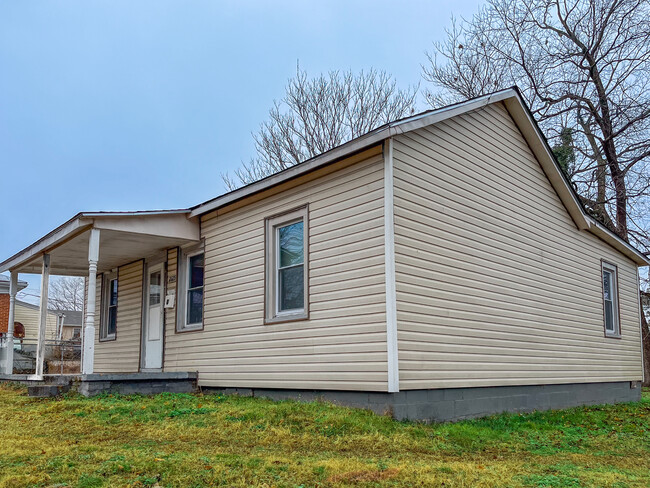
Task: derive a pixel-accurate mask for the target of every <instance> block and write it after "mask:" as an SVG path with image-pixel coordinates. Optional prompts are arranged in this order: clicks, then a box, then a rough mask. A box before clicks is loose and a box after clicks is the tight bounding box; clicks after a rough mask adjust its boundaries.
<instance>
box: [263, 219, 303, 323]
mask: <svg viewBox="0 0 650 488" xmlns="http://www.w3.org/2000/svg"><path fill="white" fill-rule="evenodd" d="M299 221H302V223H303V224H302V230H303V246H304V248H303V274H304V275H303V283H304V288H303V293H304V298H303V305H304V306H303V308H302V309H298V310H287V311H283V312H281V311H279V308H280V307H279V299H280V297H279V296H278V293H277V291H278V279H279V278H278V277H279V273H278V268H277V263H278V252H279V246H278V238H277V229H278V228H279V227H284V226H286V225H289V224H292V223H294V222H299ZM265 225H266V229H265V233H266V242H265V261H266V269H265V271H266V273H265V274H266V277H265V281H266V283H265V305H264V309H265V312H264V314H265V317H264V322H265V323H266V324H273V323H278V322H288V321H294V320H307V319H309V207H308V206H304V207H301V208H298V209H294V210H291V211H289V212H286V213H283V214H280V215H276V216H274V217H270V218H268V219H266V223H265Z"/></svg>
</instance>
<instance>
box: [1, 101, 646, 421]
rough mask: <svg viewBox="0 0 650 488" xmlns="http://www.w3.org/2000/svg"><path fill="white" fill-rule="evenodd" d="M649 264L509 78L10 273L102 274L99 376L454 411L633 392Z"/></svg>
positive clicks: (474, 412)
mask: <svg viewBox="0 0 650 488" xmlns="http://www.w3.org/2000/svg"><path fill="white" fill-rule="evenodd" d="M187 170H188V171H191V168H188V169H187ZM648 264H649V262H648V258H646V257H645V256H644V255H643V254H642V253H641V252H639V251H638V250H636V249H635V248H633V247H632V246H631V245H630V244H629V243H627V242H626V241H624V240H623V239H621V238H619V237H618V236H616V235H615V234H614V233H612V232H611V231H610V230H608V229H607V228H606V227H605V226H603V225H602V224H600V223H599V222H597V221H596V220H594V219H593V218H592V217H590V216H589V215H588V214H587V213H586V212H585V210H584V209H583V207H582V206H581V204H580V200H579V199H578V197H577V195H576V193H575V191H574V190H573V188H572V186H571V185H570V184H569V183H568V182H567V181H566V179H565V177H564V175H563V173H562V172H561V171H560V169H559V167H558V165H557V162H556V161H555V159H554V157H553V155H552V152H551V151H550V149H549V147H548V145H547V143H546V140H545V139H544V137H543V135H542V134H541V132H540V130H539V128H538V127H537V125H536V123H535V122H534V120H533V118H532V116H531V114H530V112H529V111H528V109H527V107H526V106H525V103H524V102H523V101H522V98H521V95H520V94H519V92H518V91H517V90H516V89H508V90H504V91H500V92H498V93H494V94H491V95H488V96H483V97H480V98H476V99H473V100H470V101H467V102H464V103H460V104H456V105H451V106H448V107H444V108H441V109H438V110H433V111H429V112H425V113H422V114H419V115H415V116H412V117H408V118H406V119H403V120H399V121H396V122H393V123H390V124H387V125H385V126H382V127H380V128H378V129H376V130H373V131H372V132H370V133H368V134H366V135H364V136H362V137H359V138H357V139H354V140H352V141H350V142H348V143H346V144H343V145H341V146H340V147H337V148H335V149H333V150H331V151H328V152H326V153H324V154H322V155H320V156H318V157H315V158H313V159H311V160H309V161H306V162H304V163H302V164H300V165H297V166H294V167H292V168H289V169H287V170H285V171H282V172H280V173H278V174H275V175H273V176H270V177H268V178H265V179H263V180H260V181H258V182H255V183H253V184H250V185H248V186H245V187H243V188H240V189H238V190H235V191H232V192H230V193H226V194H224V195H221V196H219V197H217V198H214V199H212V200H210V201H207V202H204V203H202V204H199V205H197V206H195V207H192V208H190V209H182V210H169V211H147V212H125V213H108V212H105V213H102V212H93V213H80V214H78V215H76V216H75V217H73V218H72V219H70V220H69V221H68V222H66V223H65V224H63V225H62V226H60V227H58V228H57V229H55V230H53V231H52V232H50V233H49V234H47V235H45V236H43V237H42V238H41V239H40V240H38V241H37V242H35V243H34V244H32V245H30V246H29V247H27V248H25V249H23V250H22V251H20V252H18V253H17V254H15V255H14V256H12V257H10V258H8V259H6V260H5V261H4V262H2V263H0V271H4V270H10V271H11V273H12V277H14V279H16V277H17V276H18V273H41V274H42V277H43V283H44V284H47V280H48V276H49V274H64V275H73V276H85V277H87V280H86V282H87V287H88V292H87V300H86V301H87V303H86V305H87V307H86V308H87V312H86V317H85V324H84V337H85V338H86V339H85V340H84V345H83V351H84V352H83V354H84V356H83V362H82V364H83V366H82V372H83V373H84V374H83V375H82V380H84V378H85V381H91V380H92V381H95V380H97V381H100V380H101V382H103V383H102V384H106V383H107V382H109V381H126V380H125V378H128V377H129V376H128V375H131V376H130V377H131V378H132V379H138V380H139V381H141V382H143V383H146V382H149V381H155V379H156V378H158V379H159V380H160V381H167V379H169V378H177V377H176V376H173V375H174V374H176V375H182V374H190V373H194V372H196V373H198V384H199V385H200V386H201V387H202V388H204V389H218V390H220V391H226V392H235V393H239V394H246V395H251V394H252V395H256V396H258V395H261V396H269V397H272V398H285V397H295V398H298V397H300V398H306V399H310V398H325V399H330V400H335V401H338V402H341V403H344V404H349V405H354V406H360V407H365V408H371V409H373V410H375V411H379V412H384V411H390V412H392V414H393V415H394V416H395V417H397V418H410V419H425V420H448V419H459V418H467V417H474V416H480V415H485V414H489V413H493V412H500V411H526V410H534V409H548V408H560V407H565V406H570V405H579V404H590V403H606V402H618V401H632V400H637V399H639V398H640V394H641V389H640V381H641V380H642V378H643V369H642V350H641V338H640V312H639V293H638V290H639V287H638V268H639V267H640V266H647V265H648ZM43 288H46V287H45V286H44V287H43ZM88 338H90V340H89V339H88ZM41 372H42V370H41ZM38 373H39V371H37V374H38ZM156 375H159V376H156ZM166 375H167V376H166ZM98 378H99V379H98ZM98 388H99V387H98ZM86 392H87V393H90V392H92V389H89V390H87V391H86Z"/></svg>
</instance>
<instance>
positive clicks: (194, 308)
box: [176, 246, 205, 332]
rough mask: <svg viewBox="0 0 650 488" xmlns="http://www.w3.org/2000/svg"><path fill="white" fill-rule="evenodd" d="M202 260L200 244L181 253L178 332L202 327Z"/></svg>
mask: <svg viewBox="0 0 650 488" xmlns="http://www.w3.org/2000/svg"><path fill="white" fill-rule="evenodd" d="M204 260H205V256H204V254H203V247H202V246H201V248H200V249H199V248H193V249H191V250H189V251H185V252H184V253H183V260H182V263H183V264H182V269H181V270H180V274H181V275H182V276H181V278H180V280H181V281H180V289H179V293H180V295H179V296H180V297H184V299H183V300H180V301H179V310H178V317H179V320H178V324H177V329H176V330H177V331H178V332H182V331H187V330H198V329H202V328H203V283H204Z"/></svg>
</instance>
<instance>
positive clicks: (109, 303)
mask: <svg viewBox="0 0 650 488" xmlns="http://www.w3.org/2000/svg"><path fill="white" fill-rule="evenodd" d="M103 309H104V310H103V311H102V312H103V313H102V321H101V326H100V328H99V332H100V334H99V338H100V340H103V341H109V340H113V339H115V336H116V334H117V275H116V274H115V273H114V274H112V275H109V276H107V277H106V278H105V281H104V307H103Z"/></svg>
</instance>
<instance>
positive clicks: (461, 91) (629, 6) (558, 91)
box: [423, 0, 650, 249]
mask: <svg viewBox="0 0 650 488" xmlns="http://www.w3.org/2000/svg"><path fill="white" fill-rule="evenodd" d="M447 34H448V35H447V39H446V40H445V41H443V42H441V43H437V44H435V46H434V47H435V50H434V53H433V54H429V55H428V57H429V64H428V65H426V66H425V67H423V76H424V78H425V79H426V80H428V81H430V82H432V83H433V85H434V86H435V87H436V88H437V89H438V90H437V91H431V90H429V91H428V92H427V93H426V97H427V99H428V100H429V102H430V103H431V104H433V105H436V104H439V103H442V102H447V101H449V100H454V99H464V98H469V97H473V96H477V95H481V94H485V93H488V92H491V91H495V90H496V89H500V88H504V87H507V86H512V85H515V84H516V85H518V86H519V87H520V88H521V89H522V92H523V95H524V97H525V98H526V100H527V102H528V103H529V105H530V106H531V109H532V111H533V114H534V115H535V117H536V118H537V120H538V121H539V122H540V123H541V125H542V128H543V129H544V130H545V132H546V133H547V134H548V135H549V136H550V139H555V140H560V139H561V138H562V135H563V134H565V135H566V129H567V128H569V129H570V130H571V133H572V135H573V137H572V139H573V147H574V152H575V155H576V159H575V164H574V165H573V169H572V172H571V175H570V176H571V177H572V180H573V181H574V183H575V184H576V185H577V187H578V189H579V191H580V193H581V196H582V197H583V202H584V203H585V205H586V206H587V208H588V209H590V210H591V211H593V212H594V214H595V215H596V216H600V217H601V219H602V220H603V221H605V223H608V224H610V225H611V226H612V228H613V230H615V231H616V232H617V233H618V234H619V235H620V236H622V237H623V238H624V239H629V240H630V241H631V242H633V243H635V244H636V245H638V246H639V247H642V248H645V249H650V241H649V240H648V231H647V227H648V222H647V221H645V219H644V215H645V214H644V213H643V211H642V210H643V207H645V206H646V204H645V203H644V202H645V201H647V197H648V188H649V185H650V178H649V174H650V173H649V172H648V164H649V162H650V2H648V1H647V0H530V1H526V2H524V1H522V0H488V4H487V6H486V7H485V8H483V9H482V10H481V11H480V12H479V13H478V14H477V15H475V16H474V17H473V18H472V19H470V20H468V21H463V22H462V23H458V22H456V21H454V22H453V23H452V27H451V29H449V31H448V33H447Z"/></svg>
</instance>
